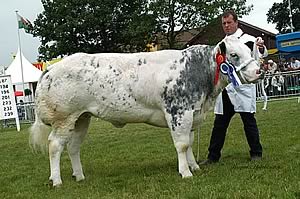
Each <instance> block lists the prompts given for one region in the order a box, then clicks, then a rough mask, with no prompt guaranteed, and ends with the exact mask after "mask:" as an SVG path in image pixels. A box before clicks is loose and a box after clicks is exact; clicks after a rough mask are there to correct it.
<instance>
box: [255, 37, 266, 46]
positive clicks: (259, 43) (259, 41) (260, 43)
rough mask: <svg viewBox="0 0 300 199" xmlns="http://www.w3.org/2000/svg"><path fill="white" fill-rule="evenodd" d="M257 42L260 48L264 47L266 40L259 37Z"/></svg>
mask: <svg viewBox="0 0 300 199" xmlns="http://www.w3.org/2000/svg"><path fill="white" fill-rule="evenodd" d="M255 42H256V46H258V47H259V48H263V47H264V40H263V39H262V38H261V37H257V38H256V41H255Z"/></svg>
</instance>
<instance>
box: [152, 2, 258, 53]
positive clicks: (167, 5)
mask: <svg viewBox="0 0 300 199" xmlns="http://www.w3.org/2000/svg"><path fill="white" fill-rule="evenodd" d="M245 3H246V0H232V1H227V0H170V1H166V0H153V1H151V3H150V9H151V10H153V12H154V13H155V16H157V17H158V21H159V24H160V26H161V27H162V28H163V29H164V31H165V34H164V36H165V39H166V40H167V41H168V44H169V48H175V44H176V36H177V35H178V34H179V33H180V32H181V31H182V30H188V29H191V28H199V27H203V26H204V25H206V24H207V23H209V22H210V21H211V20H212V19H214V18H216V17H218V16H219V15H220V14H222V13H223V12H224V11H225V10H227V9H234V10H235V11H236V12H237V14H238V15H240V16H241V15H245V14H248V13H249V11H250V10H251V9H252V7H253V6H252V5H251V6H245Z"/></svg>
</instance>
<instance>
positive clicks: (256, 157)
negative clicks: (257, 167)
mask: <svg viewBox="0 0 300 199" xmlns="http://www.w3.org/2000/svg"><path fill="white" fill-rule="evenodd" d="M261 159H262V157H261V156H252V157H251V161H260V160H261Z"/></svg>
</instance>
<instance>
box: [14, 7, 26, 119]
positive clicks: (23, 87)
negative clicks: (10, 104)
mask: <svg viewBox="0 0 300 199" xmlns="http://www.w3.org/2000/svg"><path fill="white" fill-rule="evenodd" d="M16 15H17V22H18V39H19V50H20V63H21V75H22V89H23V100H24V101H23V102H24V110H25V111H24V113H25V119H27V113H26V107H25V105H26V103H25V86H24V74H23V62H22V48H21V37H20V28H19V20H18V11H17V10H16ZM22 106H23V105H22Z"/></svg>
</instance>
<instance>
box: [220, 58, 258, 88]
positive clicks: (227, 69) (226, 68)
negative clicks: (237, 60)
mask: <svg viewBox="0 0 300 199" xmlns="http://www.w3.org/2000/svg"><path fill="white" fill-rule="evenodd" d="M253 61H255V59H253V58H251V59H249V60H247V61H245V62H243V63H242V64H241V65H240V66H235V65H233V64H232V63H230V62H229V61H228V59H226V56H225V55H224V54H221V53H219V52H218V53H217V54H216V62H217V70H216V73H215V85H216V84H217V83H218V80H219V76H220V72H219V71H221V72H222V73H223V74H224V75H227V76H228V79H229V81H230V82H231V83H232V84H233V86H239V85H241V84H242V83H241V81H240V79H239V77H238V76H237V74H236V72H239V73H240V76H241V78H242V79H243V80H244V81H246V80H245V77H244V75H243V73H241V72H240V71H241V70H242V69H243V68H245V67H247V66H248V65H249V64H250V63H251V62H253Z"/></svg>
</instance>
